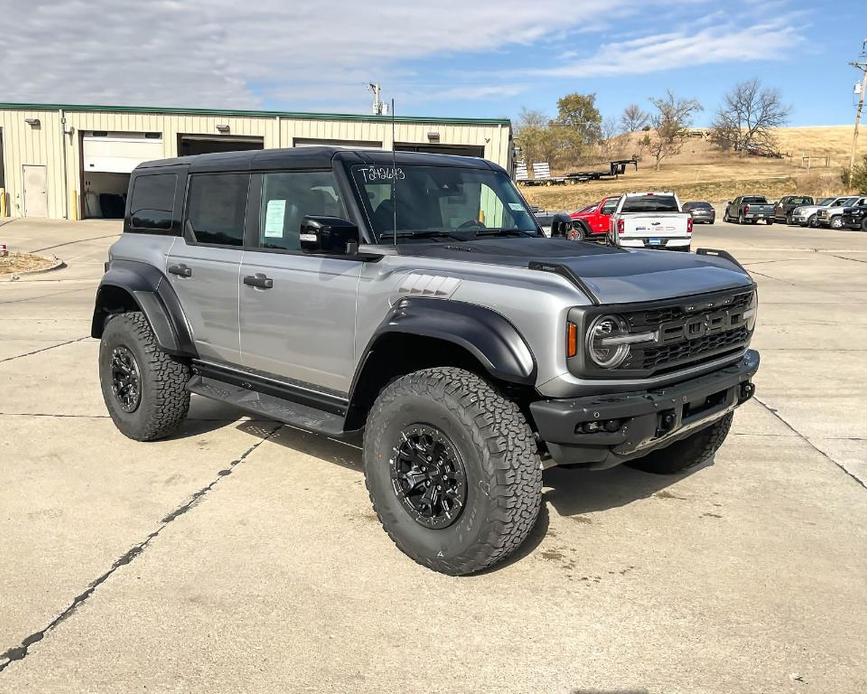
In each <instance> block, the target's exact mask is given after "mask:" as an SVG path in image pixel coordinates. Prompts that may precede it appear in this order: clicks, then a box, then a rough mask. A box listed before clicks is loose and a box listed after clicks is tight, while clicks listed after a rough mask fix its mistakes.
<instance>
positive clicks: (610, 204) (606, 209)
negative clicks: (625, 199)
mask: <svg viewBox="0 0 868 694" xmlns="http://www.w3.org/2000/svg"><path fill="white" fill-rule="evenodd" d="M617 206H618V198H615V199H614V200H607V201H606V202H605V204H604V205H603V206H602V207H601V208H600V213H601V214H612V213H613V212H614V211H615V208H616V207H617Z"/></svg>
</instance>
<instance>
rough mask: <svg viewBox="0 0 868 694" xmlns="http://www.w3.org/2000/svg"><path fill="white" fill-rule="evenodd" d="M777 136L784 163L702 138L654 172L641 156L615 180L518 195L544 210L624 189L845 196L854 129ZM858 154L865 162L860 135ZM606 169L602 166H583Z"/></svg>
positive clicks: (624, 151) (625, 143)
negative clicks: (737, 151) (720, 146)
mask: <svg viewBox="0 0 868 694" xmlns="http://www.w3.org/2000/svg"><path fill="white" fill-rule="evenodd" d="M777 136H778V142H779V144H780V151H781V152H782V153H783V154H784V158H783V159H769V158H764V157H754V156H747V155H738V154H733V153H724V152H720V151H718V150H717V149H715V148H714V147H712V145H711V144H710V143H709V142H707V141H706V140H704V139H703V138H700V137H696V138H688V139H686V140H685V142H684V145H683V147H682V150H681V153H680V154H678V155H675V156H673V157H672V158H670V159H664V161H663V163H662V165H661V167H660V170H659V171H655V170H654V162H653V159H652V158H651V157H650V156H649V155H647V154H646V155H645V156H644V157H641V159H640V162H639V170H638V171H637V172H634V171H632V170H629V171H628V172H627V173H626V174H624V175H623V176H621V177H620V178H619V179H617V180H610V181H593V182H589V183H578V184H575V185H561V186H550V187H546V186H525V187H523V188H522V192H523V193H524V195H525V197H527V199H528V201H529V202H530V203H531V204H533V205H537V206H539V207H542V208H545V209H548V210H574V209H578V208H580V207H582V206H584V205H586V204H590V203H592V202H594V201H595V200H599V199H600V198H601V197H602V196H604V195H611V194H615V193H621V192H624V191H625V190H674V191H675V192H676V193H678V196H679V197H680V198H681V199H682V200H710V201H712V202H720V201H722V200H729V199H731V198H733V197H735V196H737V195H742V194H748V193H756V194H762V195H766V196H768V197H769V199H774V198H778V197H780V196H782V195H787V194H790V193H802V194H806V195H815V196H822V195H834V194H836V193H839V192H848V191H846V190H844V189H845V186H844V185H843V184H842V183H841V172H842V170H843V168H844V167H846V166H847V165H848V164H849V161H850V145H851V142H852V137H853V126H847V125H834V126H816V127H804V128H780V129H779V130H778V132H777ZM637 144H638V137H637V136H636V135H631V136H625V137H624V138H623V139H622V141H621V142H620V143H619V146H618V150H620V151H615V152H613V156H615V157H618V156H631V155H632V154H633V153H635V152H636V151H637V149H638V146H637ZM857 156H858V157H860V158H861V160H862V161H865V136H864V131H863V133H862V134H861V135H860V142H859V152H858V155H857ZM807 157H809V158H810V159H807ZM809 164H810V168H808V165H809ZM606 167H607V164H605V163H602V164H597V165H591V166H588V167H587V168H589V169H600V170H603V169H605V168H606ZM564 173H565V172H564ZM852 192H863V193H864V192H865V191H852Z"/></svg>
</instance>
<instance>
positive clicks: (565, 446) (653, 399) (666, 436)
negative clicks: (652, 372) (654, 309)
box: [530, 350, 760, 468]
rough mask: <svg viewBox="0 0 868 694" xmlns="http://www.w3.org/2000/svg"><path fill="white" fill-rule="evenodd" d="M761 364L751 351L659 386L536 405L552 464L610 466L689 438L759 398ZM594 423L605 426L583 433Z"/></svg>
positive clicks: (533, 405) (533, 409) (548, 462)
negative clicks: (719, 366)
mask: <svg viewBox="0 0 868 694" xmlns="http://www.w3.org/2000/svg"><path fill="white" fill-rule="evenodd" d="M759 363H760V357H759V353H758V352H756V351H754V350H748V351H747V352H745V354H744V356H743V357H742V358H741V359H740V360H739V361H738V362H736V363H735V364H733V365H731V366H727V367H725V368H722V369H719V370H717V371H713V372H712V373H710V374H706V375H704V376H700V377H698V378H694V379H691V380H689V381H683V382H681V383H677V384H674V385H671V386H665V387H663V388H659V389H655V390H647V391H638V392H637V391H634V392H630V393H616V394H611V395H593V396H588V397H582V398H571V399H563V400H540V401H537V402H534V403H531V405H530V410H531V414H532V415H533V418H534V422H535V423H536V426H537V431H538V432H539V435H540V438H541V439H542V440H543V441H544V442H545V444H546V447H547V449H548V452H549V455H550V456H551V458H550V459H548V460H546V465H547V466H552V465H583V466H585V467H591V468H607V467H612V466H614V465H618V464H620V463H623V462H625V461H627V460H631V459H633V458H639V457H641V456H643V455H645V454H646V453H649V452H650V451H652V450H654V449H657V448H664V447H665V446H668V445H669V444H671V443H674V442H675V441H678V440H680V439H683V438H686V437H687V436H690V435H691V434H692V433H694V432H696V431H698V430H700V429H703V428H705V427H706V426H708V425H710V424H713V423H714V422H715V421H717V420H718V419H720V418H721V417H724V416H725V415H727V414H728V413H730V412H732V411H733V410H734V409H735V408H736V407H738V406H739V405H741V404H742V403H743V402H745V401H747V400H749V399H750V398H751V397H752V396H753V394H754V386H753V383H751V378H752V377H753V375H754V374H755V373H756V372H757V369H759ZM589 423H597V425H598V426H600V427H601V428H600V430H599V431H593V432H591V433H580V432H579V426H580V425H581V426H582V428H583V430H585V431H586V430H587V428H588V424H589ZM607 424H608V428H609V429H614V431H611V430H607V429H606V428H605V427H606V425H607Z"/></svg>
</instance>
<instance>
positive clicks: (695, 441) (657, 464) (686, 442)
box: [627, 412, 732, 475]
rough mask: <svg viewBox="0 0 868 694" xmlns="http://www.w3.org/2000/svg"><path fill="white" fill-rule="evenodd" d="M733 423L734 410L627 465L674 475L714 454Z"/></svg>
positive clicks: (660, 473) (659, 473) (646, 470)
mask: <svg viewBox="0 0 868 694" xmlns="http://www.w3.org/2000/svg"><path fill="white" fill-rule="evenodd" d="M731 426H732V412H730V413H729V414H728V415H726V416H725V417H723V418H721V419H719V420H718V421H716V422H715V423H714V424H712V425H711V426H708V427H706V428H705V429H702V430H701V431H698V432H697V433H695V434H693V435H692V436H689V437H687V438H686V439H683V440H681V441H676V442H675V443H673V444H672V445H671V446H667V447H666V448H661V449H660V450H657V451H652V452H651V453H649V454H648V455H646V456H645V457H644V458H639V459H637V460H631V461H630V462H628V463H627V465H629V466H630V467H633V468H636V469H637V470H642V471H644V472H652V473H654V474H658V475H674V474H675V473H678V472H681V471H682V470H687V469H689V468H691V467H694V466H695V465H699V464H700V463H702V462H704V461H706V460H708V459H709V458H710V457H711V456H713V455H714V454H715V453H716V452H717V449H718V448H720V447H721V446H722V445H723V442H724V441H725V440H726V436H727V434H729V428H730V427H731Z"/></svg>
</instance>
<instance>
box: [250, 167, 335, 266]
mask: <svg viewBox="0 0 868 694" xmlns="http://www.w3.org/2000/svg"><path fill="white" fill-rule="evenodd" d="M306 215H315V216H328V217H341V218H346V211H345V209H344V204H343V201H342V200H341V197H340V195H339V193H338V187H337V184H336V183H335V178H334V174H332V172H331V171H296V172H291V173H289V172H287V173H270V174H263V175H262V198H261V200H260V208H259V245H260V247H261V248H285V249H287V250H291V251H296V250H299V249H300V247H301V246H300V245H299V242H298V232H299V227H300V226H301V220H302V218H303V217H305V216H306Z"/></svg>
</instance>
